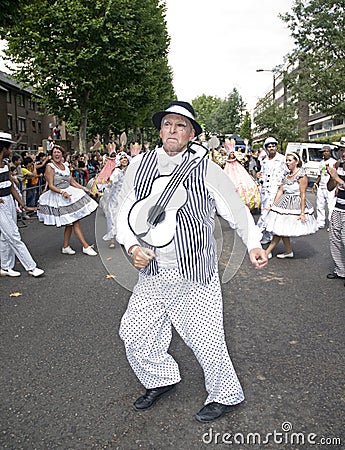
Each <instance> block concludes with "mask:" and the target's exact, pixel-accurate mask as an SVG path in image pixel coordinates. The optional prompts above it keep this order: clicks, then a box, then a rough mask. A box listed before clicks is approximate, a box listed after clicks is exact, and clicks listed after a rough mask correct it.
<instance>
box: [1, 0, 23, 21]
mask: <svg viewBox="0 0 345 450" xmlns="http://www.w3.org/2000/svg"><path fill="white" fill-rule="evenodd" d="M19 4H20V0H0V11H1V14H0V27H2V26H10V25H12V24H13V23H14V22H15V21H16V20H17V19H18V17H19Z"/></svg>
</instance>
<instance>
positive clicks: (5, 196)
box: [0, 132, 44, 277]
mask: <svg viewBox="0 0 345 450" xmlns="http://www.w3.org/2000/svg"><path fill="white" fill-rule="evenodd" d="M12 143H13V141H12V137H11V135H10V134H9V133H3V132H0V260H1V269H0V275H1V276H9V277H19V276H20V275H21V274H20V272H19V271H17V270H14V264H15V259H16V257H17V258H18V259H19V261H20V262H21V264H22V265H23V267H24V269H25V270H26V271H27V272H28V274H29V275H32V276H33V277H39V276H41V275H42V274H43V273H44V270H42V269H39V268H38V267H37V265H36V262H35V261H34V260H33V259H32V256H31V255H30V253H29V250H28V249H27V247H26V245H25V244H24V242H23V241H22V238H21V236H20V233H19V230H18V227H17V212H16V207H15V203H14V200H13V198H15V199H16V200H17V202H18V204H19V206H20V207H21V208H23V209H26V206H25V204H24V201H23V199H22V198H21V196H20V194H19V193H18V192H17V190H16V189H15V187H14V186H13V183H12V181H11V175H10V171H9V167H8V158H9V157H10V153H11V152H10V147H11V144H12Z"/></svg>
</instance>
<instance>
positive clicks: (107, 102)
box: [1, 0, 174, 151]
mask: <svg viewBox="0 0 345 450" xmlns="http://www.w3.org/2000/svg"><path fill="white" fill-rule="evenodd" d="M20 14H21V20H20V23H15V24H14V25H12V26H10V27H9V26H7V27H3V28H2V30H1V36H2V37H3V38H5V39H6V40H7V42H8V50H7V55H8V56H9V60H10V61H11V62H12V63H15V64H16V65H18V67H19V68H18V70H17V72H16V78H17V79H19V80H20V81H21V82H22V83H23V84H25V85H30V86H32V87H33V88H34V92H35V93H37V94H38V95H40V96H41V98H42V102H43V104H44V106H45V107H46V108H47V109H48V111H49V112H50V113H51V114H55V115H57V116H58V117H59V118H60V119H63V120H66V121H68V123H70V124H75V125H76V128H77V129H78V130H79V137H80V141H81V145H80V146H81V149H82V150H84V151H85V145H86V132H87V126H88V119H89V120H90V124H91V128H92V132H93V133H95V132H96V131H97V132H98V133H101V134H102V133H103V132H105V130H107V129H109V128H111V129H112V130H113V131H120V130H123V129H126V128H128V127H136V126H145V125H148V124H149V123H150V117H151V114H152V111H154V110H156V109H159V108H161V107H162V106H163V105H165V104H166V103H167V102H168V101H169V100H170V99H171V98H172V96H173V95H174V94H173V87H172V75H171V70H170V68H169V66H168V62H167V53H168V46H169V37H168V34H167V30H166V23H165V4H164V2H161V1H159V0H146V1H145V2H142V1H141V0H107V1H104V0H64V1H63V2H60V1H56V0H49V1H48V0H36V1H35V2H32V3H26V4H23V5H22V6H21V10H20Z"/></svg>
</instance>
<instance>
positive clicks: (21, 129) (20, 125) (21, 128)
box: [18, 117, 26, 133]
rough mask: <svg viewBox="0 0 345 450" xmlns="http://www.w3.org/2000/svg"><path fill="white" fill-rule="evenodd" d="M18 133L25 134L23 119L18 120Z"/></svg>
mask: <svg viewBox="0 0 345 450" xmlns="http://www.w3.org/2000/svg"><path fill="white" fill-rule="evenodd" d="M18 131H19V132H20V133H26V121H25V119H24V118H23V117H19V119H18Z"/></svg>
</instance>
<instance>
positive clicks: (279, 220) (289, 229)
mask: <svg viewBox="0 0 345 450" xmlns="http://www.w3.org/2000/svg"><path fill="white" fill-rule="evenodd" d="M300 214H301V197H300V196H299V195H295V194H283V195H282V196H281V197H280V198H279V199H278V201H277V202H276V203H275V204H274V205H273V206H272V208H271V210H270V211H269V212H268V214H267V216H266V219H265V228H266V230H267V231H269V232H272V233H273V234H275V235H276V236H305V235H307V234H313V233H316V232H317V230H318V226H317V222H316V219H315V216H314V208H313V206H312V204H311V203H310V202H309V201H308V200H307V201H306V207H305V210H304V214H305V217H306V219H307V221H306V222H302V221H301V220H299V216H300Z"/></svg>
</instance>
